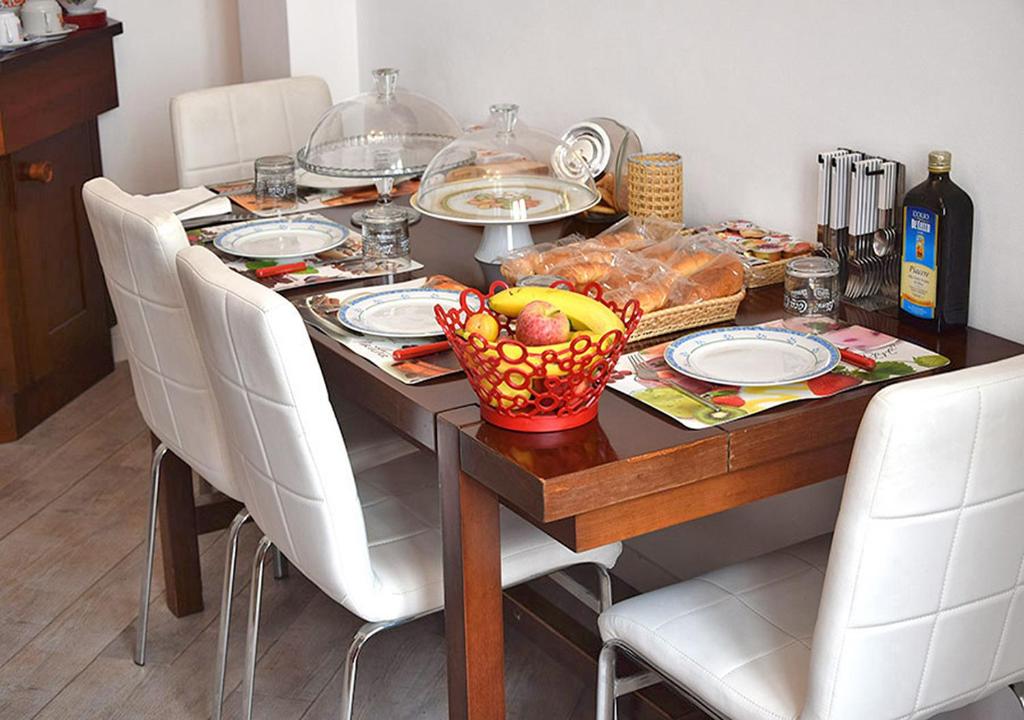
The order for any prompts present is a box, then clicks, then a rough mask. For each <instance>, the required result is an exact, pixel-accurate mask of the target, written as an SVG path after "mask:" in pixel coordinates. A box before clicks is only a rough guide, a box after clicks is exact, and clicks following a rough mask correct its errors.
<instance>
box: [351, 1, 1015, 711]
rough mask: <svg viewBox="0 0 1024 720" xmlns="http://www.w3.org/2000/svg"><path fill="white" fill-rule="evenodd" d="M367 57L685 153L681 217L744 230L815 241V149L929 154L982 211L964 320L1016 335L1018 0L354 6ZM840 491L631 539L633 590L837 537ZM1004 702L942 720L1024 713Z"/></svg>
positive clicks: (544, 121) (816, 492) (628, 558)
mask: <svg viewBox="0 0 1024 720" xmlns="http://www.w3.org/2000/svg"><path fill="white" fill-rule="evenodd" d="M358 21H359V60H360V64H361V66H362V67H363V68H373V67H378V66H383V65H390V66H393V67H398V68H400V69H401V71H402V79H401V82H402V84H403V85H404V86H405V87H407V88H409V89H412V90H416V91H418V92H421V93H423V94H425V95H428V96H430V97H433V98H435V99H436V100H438V101H439V102H440V103H441V104H443V105H445V106H446V107H447V108H448V109H449V110H451V111H452V112H453V113H454V114H455V115H456V116H457V117H458V118H459V119H460V120H462V121H467V122H468V121H471V120H477V119H481V118H482V117H484V115H485V114H486V111H487V107H488V105H490V104H491V103H494V102H502V101H504V102H516V103H519V105H520V106H521V108H522V112H521V116H522V118H523V120H524V121H525V122H527V123H530V124H533V125H536V126H538V127H541V128H545V129H547V130H550V131H553V132H556V133H560V132H561V131H562V130H563V129H564V128H566V127H567V126H568V125H570V124H571V123H573V122H575V121H577V120H581V119H583V118H586V117H590V116H593V115H609V116H612V117H615V118H617V119H619V120H621V121H623V122H625V123H626V124H628V125H631V126H632V127H633V128H634V129H636V130H637V131H638V132H639V134H640V136H641V138H642V140H643V142H644V145H645V147H646V148H648V149H655V150H657V149H671V150H677V151H679V152H680V153H681V154H682V155H683V158H684V163H685V176H686V177H685V188H686V190H685V192H686V198H685V204H686V217H687V221H688V222H690V223H691V224H699V223H703V222H710V221H716V220H722V219H725V218H728V217H748V218H752V219H755V220H757V221H759V222H762V223H765V224H767V225H770V226H772V227H776V228H779V229H784V230H789V231H791V232H796V233H800V234H802V235H804V236H805V237H813V236H814V222H815V220H814V203H815V192H816V189H815V179H816V163H815V161H814V156H815V154H816V153H817V152H819V151H821V150H825V149H829V148H832V147H835V146H837V145H843V146H855V147H859V148H863V149H865V150H868V151H872V152H875V153H878V154H884V155H886V156H889V157H893V158H896V159H899V160H902V161H904V162H905V163H907V165H908V168H909V178H910V180H911V184H914V183H916V182H919V181H920V180H921V179H923V178H924V176H925V174H926V154H927V152H928V150H930V149H933V148H946V149H949V150H952V152H953V161H954V168H953V175H954V178H955V179H956V180H957V181H958V182H959V183H960V184H961V185H962V186H963V187H964V188H965V189H967V191H968V192H969V193H971V195H972V197H973V198H974V202H975V245H974V248H975V249H974V267H973V273H972V284H973V292H972V302H971V323H972V324H973V325H975V326H977V327H980V328H983V329H987V330H990V331H992V332H996V333H998V334H1001V335H1005V336H1008V337H1011V338H1013V339H1016V340H1018V341H1024V302H1022V298H1024V293H1022V292H1021V290H1020V280H1019V278H1020V277H1021V276H1022V274H1024V254H1021V253H1020V251H1019V246H1020V240H1019V236H1020V234H1021V233H1020V231H1019V229H1018V228H1019V226H1020V221H1019V219H1018V210H1017V205H1018V203H1020V198H1021V197H1022V196H1024V175H1022V173H1021V171H1020V169H1019V167H1018V165H1019V162H1018V160H1017V159H1018V158H1021V157H1024V132H1022V131H1021V116H1022V115H1024V82H1022V76H1021V68H1022V67H1024V44H1022V43H1020V42H1019V35H1020V32H1021V30H1022V29H1024V3H1021V2H1020V0H985V1H984V2H973V3H964V2H956V1H955V0H903V1H902V2H899V3H894V2H889V1H886V0H858V2H848V1H847V0H817V1H815V0H775V1H774V2H763V1H761V0H728V1H727V2H702V1H700V0H675V1H674V2H669V1H668V0H630V2H622V1H621V0H561V1H560V2H544V1H542V0H520V2H517V3H515V5H514V6H512V7H509V6H507V5H502V4H499V3H497V2H495V1H494V0H486V1H485V2H478V3H472V4H471V3H466V2H464V1H460V0H433V1H432V2H429V3H422V2H414V1H413V0H392V1H391V2H379V1H377V0H359V6H358ZM840 491H841V482H840V481H833V482H830V483H824V484H821V485H818V486H814V487H810V488H805V489H803V490H800V491H797V492H795V493H790V494H789V495H787V496H782V497H778V498H773V499H770V500H766V501H763V502H760V503H755V504H752V505H749V506H747V507H744V508H740V509H738V510H736V511H733V512H731V513H725V514H722V515H718V516H714V517H711V518H706V519H704V520H701V521H698V522H695V523H690V524H687V525H685V526H681V527H679V528H672V529H669V530H666V531H663V532H661V533H656V534H653V535H649V536H646V537H643V538H638V539H637V540H634V541H631V542H629V543H627V547H626V551H625V553H624V555H623V558H622V560H621V561H620V563H619V567H618V568H617V569H616V570H617V572H621V573H622V574H624V575H626V577H627V579H628V580H632V581H633V582H634V583H635V584H637V585H639V586H640V587H651V586H656V585H660V584H665V583H667V582H671V581H672V580H673V579H675V578H680V577H689V576H692V575H693V574H695V573H697V572H701V571H703V570H706V569H708V568H710V567H714V566H716V565H718V564H720V563H722V562H729V561H734V560H738V559H741V558H743V557H748V556H750V555H752V554H756V553H758V552H764V551H766V550H770V549H773V548H775V547H778V546H780V545H782V544H785V543H789V542H793V541H796V540H800V539H802V538H805V537H809V536H813V535H815V534H817V533H820V532H823V531H826V530H827V529H829V528H830V527H831V523H832V521H833V519H834V515H835V512H836V509H837V507H838V499H839V494H840ZM1018 713H1019V707H1016V708H1015V707H1014V701H1013V698H1012V695H1011V694H1010V693H1009V692H1008V691H1007V692H1004V693H1000V694H999V695H997V696H993V698H991V699H989V700H987V701H985V702H983V703H979V704H976V705H974V706H971V707H970V708H968V709H965V710H963V711H960V712H958V713H954V714H950V715H948V716H943V717H944V718H948V720H953V718H954V717H955V718H956V719H957V720H975V719H978V720H980V718H985V719H986V720H1004V719H1006V720H1010V719H1011V718H1012V719H1013V720H1016V717H1017V714H1018Z"/></svg>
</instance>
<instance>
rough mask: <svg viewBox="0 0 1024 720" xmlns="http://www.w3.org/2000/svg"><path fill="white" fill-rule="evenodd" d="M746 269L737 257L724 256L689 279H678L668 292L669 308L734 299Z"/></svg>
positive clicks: (688, 277)
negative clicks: (727, 298) (731, 297)
mask: <svg viewBox="0 0 1024 720" xmlns="http://www.w3.org/2000/svg"><path fill="white" fill-rule="evenodd" d="M745 270H746V268H745V266H744V264H743V262H742V261H741V260H740V258H739V257H738V256H737V255H735V254H734V253H723V254H720V255H716V256H715V258H714V259H713V260H712V261H711V262H709V263H707V264H706V265H704V267H702V268H701V269H700V270H698V271H697V272H695V273H692V274H691V275H688V276H677V277H676V280H675V282H673V283H672V287H670V288H669V291H668V303H669V306H671V307H675V306H678V305H692V304H693V303H695V302H703V301H707V300H715V299H717V298H723V297H728V296H730V295H735V294H736V293H738V292H740V290H742V289H743V283H744V279H745V277H746V272H745Z"/></svg>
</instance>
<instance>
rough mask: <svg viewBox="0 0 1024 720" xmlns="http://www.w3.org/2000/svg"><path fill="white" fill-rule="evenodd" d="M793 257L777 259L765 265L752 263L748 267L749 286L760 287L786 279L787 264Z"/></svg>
mask: <svg viewBox="0 0 1024 720" xmlns="http://www.w3.org/2000/svg"><path fill="white" fill-rule="evenodd" d="M792 259H793V258H786V259H785V260H776V261H775V262H770V263H764V264H763V265H752V266H751V267H749V268H748V269H747V287H749V288H759V287H764V286H765V285H777V284H778V283H780V282H782V281H783V280H785V279H786V265H788V264H789V261H790V260H792Z"/></svg>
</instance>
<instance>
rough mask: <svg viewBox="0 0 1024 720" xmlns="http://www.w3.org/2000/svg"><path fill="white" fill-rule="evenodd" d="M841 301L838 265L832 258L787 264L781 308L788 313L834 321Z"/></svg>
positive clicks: (802, 259)
mask: <svg viewBox="0 0 1024 720" xmlns="http://www.w3.org/2000/svg"><path fill="white" fill-rule="evenodd" d="M839 298H840V293H839V263H837V262H836V261H835V260H833V259H832V258H826V257H818V256H810V257H800V258H795V259H793V260H791V261H790V263H789V264H788V265H786V281H785V288H784V291H783V296H782V305H783V307H784V308H785V310H786V312H787V313H789V314H791V315H799V316H801V317H830V318H834V317H835V316H836V314H837V313H838V312H839Z"/></svg>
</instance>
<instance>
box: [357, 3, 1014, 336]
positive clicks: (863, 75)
mask: <svg viewBox="0 0 1024 720" xmlns="http://www.w3.org/2000/svg"><path fill="white" fill-rule="evenodd" d="M358 12H359V49H360V62H361V63H362V66H363V67H367V68H369V67H376V66H379V65H384V64H388V65H393V66H396V67H399V68H401V70H402V82H403V84H404V85H405V86H406V87H408V88H410V89H415V90H417V91H420V92H423V93H425V94H427V95H429V96H431V97H434V98H436V99H438V100H439V101H440V102H441V103H442V104H444V105H446V106H447V107H448V108H449V109H450V110H451V111H452V112H454V113H455V114H456V115H457V116H458V117H459V118H460V119H462V120H470V119H476V118H480V117H482V116H483V115H484V114H485V113H486V109H487V106H488V105H489V104H490V103H493V102H497V101H513V102H517V103H519V104H520V105H521V106H522V116H523V119H524V121H526V122H529V123H532V124H534V125H537V126H539V127H543V128H545V129H548V130H551V131H557V132H561V130H563V129H564V128H565V127H566V126H568V125H569V124H570V123H572V122H574V121H576V120H580V119H582V118H585V117H588V116H591V115H596V114H601V115H610V116H612V117H615V118H618V119H620V120H622V121H623V122H625V123H627V124H629V125H631V126H632V127H634V128H635V129H636V130H637V131H638V132H639V133H640V136H641V138H642V140H643V142H644V145H645V147H647V148H649V149H676V150H678V151H680V152H681V153H682V155H683V157H684V162H685V166H686V169H685V173H686V178H685V182H686V199H685V200H686V215H687V220H688V221H690V222H698V223H699V222H703V221H712V220H721V219H724V218H726V217H733V216H743V217H749V218H753V219H755V220H758V221H760V222H762V223H766V224H768V225H771V226H773V227H777V228H780V229H786V230H791V231H794V232H799V233H801V234H803V235H804V236H808V237H812V236H813V232H812V231H813V229H814V200H815V198H814V195H815V164H814V162H813V156H814V154H815V153H816V152H817V151H820V150H824V149H827V148H831V147H834V146H836V145H846V146H856V147H861V148H865V149H868V150H870V151H873V152H876V153H880V154H885V155H887V156H891V157H894V158H897V159H900V160H903V161H904V162H906V163H907V164H908V166H909V170H910V172H909V175H910V178H911V179H913V180H914V182H917V181H918V179H923V177H924V175H925V167H926V166H925V163H926V153H927V152H928V150H929V149H932V148H939V147H942V148H948V149H950V150H952V152H953V163H954V168H953V175H954V178H955V179H956V180H957V181H958V182H959V183H960V184H961V185H962V186H963V187H965V188H966V189H967V190H968V192H970V193H971V195H972V196H973V198H974V202H975V208H976V214H975V217H976V221H975V251H974V272H973V291H972V302H971V322H972V324H974V325H976V326H977V327H980V328H983V329H986V330H990V331H993V332H996V333H999V334H1002V335H1005V336H1008V337H1012V338H1014V339H1016V340H1024V302H1022V298H1024V294H1022V293H1021V291H1020V289H1019V288H1020V280H1019V278H1020V277H1021V276H1022V274H1024V254H1022V253H1021V252H1020V251H1019V249H1018V248H1019V240H1018V237H1019V235H1020V231H1019V227H1020V219H1019V214H1018V210H1017V205H1018V203H1019V202H1020V199H1021V197H1022V196H1024V174H1022V173H1021V171H1020V168H1019V165H1020V163H1019V162H1018V158H1021V157H1024V132H1021V116H1022V115H1024V81H1022V77H1021V72H1020V71H1021V68H1022V67H1024V44H1022V43H1020V42H1019V35H1020V32H1021V30H1022V29H1024V3H1021V2H1020V0H985V1H984V2H972V3H965V2H956V0H903V2H899V3H893V2H889V1H887V0H858V2H848V1H847V0H818V1H817V2H814V1H813V0H775V1H774V2H761V1H760V0H728V2H701V1H699V0H676V1H675V2H667V1H666V0H631V1H630V2H628V3H626V2H621V1H617V0H562V1H561V2H544V1H542V0H520V2H517V3H516V4H515V6H514V8H512V9H511V10H510V9H509V8H508V7H507V6H505V5H501V4H499V3H497V2H494V0H489V1H487V2H481V3H472V4H470V3H466V2H460V1H459V0H433V1H432V2H429V3H422V2H413V0H393V1H392V2H376V1H374V0H361V1H360V3H359V9H358Z"/></svg>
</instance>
